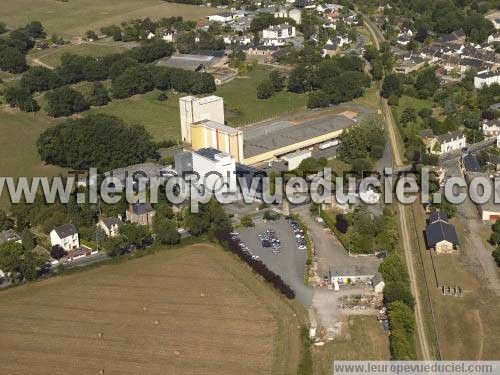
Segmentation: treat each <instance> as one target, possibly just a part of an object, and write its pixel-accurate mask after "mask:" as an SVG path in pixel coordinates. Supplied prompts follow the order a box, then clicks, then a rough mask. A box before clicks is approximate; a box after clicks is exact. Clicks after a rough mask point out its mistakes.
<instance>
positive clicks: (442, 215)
mask: <svg viewBox="0 0 500 375" xmlns="http://www.w3.org/2000/svg"><path fill="white" fill-rule="evenodd" d="M439 220H441V221H445V222H448V213H447V212H446V211H443V212H441V211H433V212H431V213H430V214H429V219H428V223H429V224H432V223H435V222H436V221H439Z"/></svg>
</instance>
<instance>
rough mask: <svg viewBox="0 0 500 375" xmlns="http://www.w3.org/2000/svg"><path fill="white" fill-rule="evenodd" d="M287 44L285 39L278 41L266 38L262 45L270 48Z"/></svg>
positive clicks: (278, 39)
mask: <svg viewBox="0 0 500 375" xmlns="http://www.w3.org/2000/svg"><path fill="white" fill-rule="evenodd" d="M285 44H286V41H285V39H283V38H277V39H268V38H264V39H263V40H262V45H264V46H266V47H269V46H275V47H281V46H284V45H285Z"/></svg>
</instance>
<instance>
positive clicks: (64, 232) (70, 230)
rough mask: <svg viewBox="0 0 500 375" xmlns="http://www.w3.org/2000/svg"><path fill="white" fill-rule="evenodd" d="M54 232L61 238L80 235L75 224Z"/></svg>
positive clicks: (63, 226) (59, 228)
mask: <svg viewBox="0 0 500 375" xmlns="http://www.w3.org/2000/svg"><path fill="white" fill-rule="evenodd" d="M54 230H55V231H56V233H57V235H58V236H59V238H66V237H69V236H72V235H74V234H77V233H78V231H77V230H76V227H75V225H74V224H73V223H68V224H64V225H61V226H58V227H55V228H54Z"/></svg>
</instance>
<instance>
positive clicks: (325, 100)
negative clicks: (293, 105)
mask: <svg viewBox="0 0 500 375" xmlns="http://www.w3.org/2000/svg"><path fill="white" fill-rule="evenodd" d="M328 105H330V97H329V96H328V94H325V93H324V92H323V91H313V92H310V93H309V94H308V95H307V108H324V107H328Z"/></svg>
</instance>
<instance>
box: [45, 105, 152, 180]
mask: <svg viewBox="0 0 500 375" xmlns="http://www.w3.org/2000/svg"><path fill="white" fill-rule="evenodd" d="M37 148H38V153H39V154H40V157H41V159H42V160H43V161H45V162H47V163H50V164H54V165H59V166H62V167H69V168H74V169H88V168H91V167H95V168H97V169H98V170H100V171H107V170H110V169H114V168H118V167H123V166H127V165H131V164H137V163H142V162H144V161H145V160H146V159H148V158H151V157H153V156H154V151H155V145H154V143H153V141H152V138H151V135H150V134H149V133H147V131H146V130H145V129H144V127H143V126H140V125H127V124H125V123H124V122H123V121H122V120H121V119H118V118H116V117H114V116H108V115H103V114H98V115H90V116H87V117H84V118H81V119H76V120H67V121H65V122H63V123H60V124H57V125H56V126H54V127H51V128H49V129H47V130H46V131H45V132H43V133H42V134H41V135H40V137H39V138H38V141H37Z"/></svg>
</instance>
